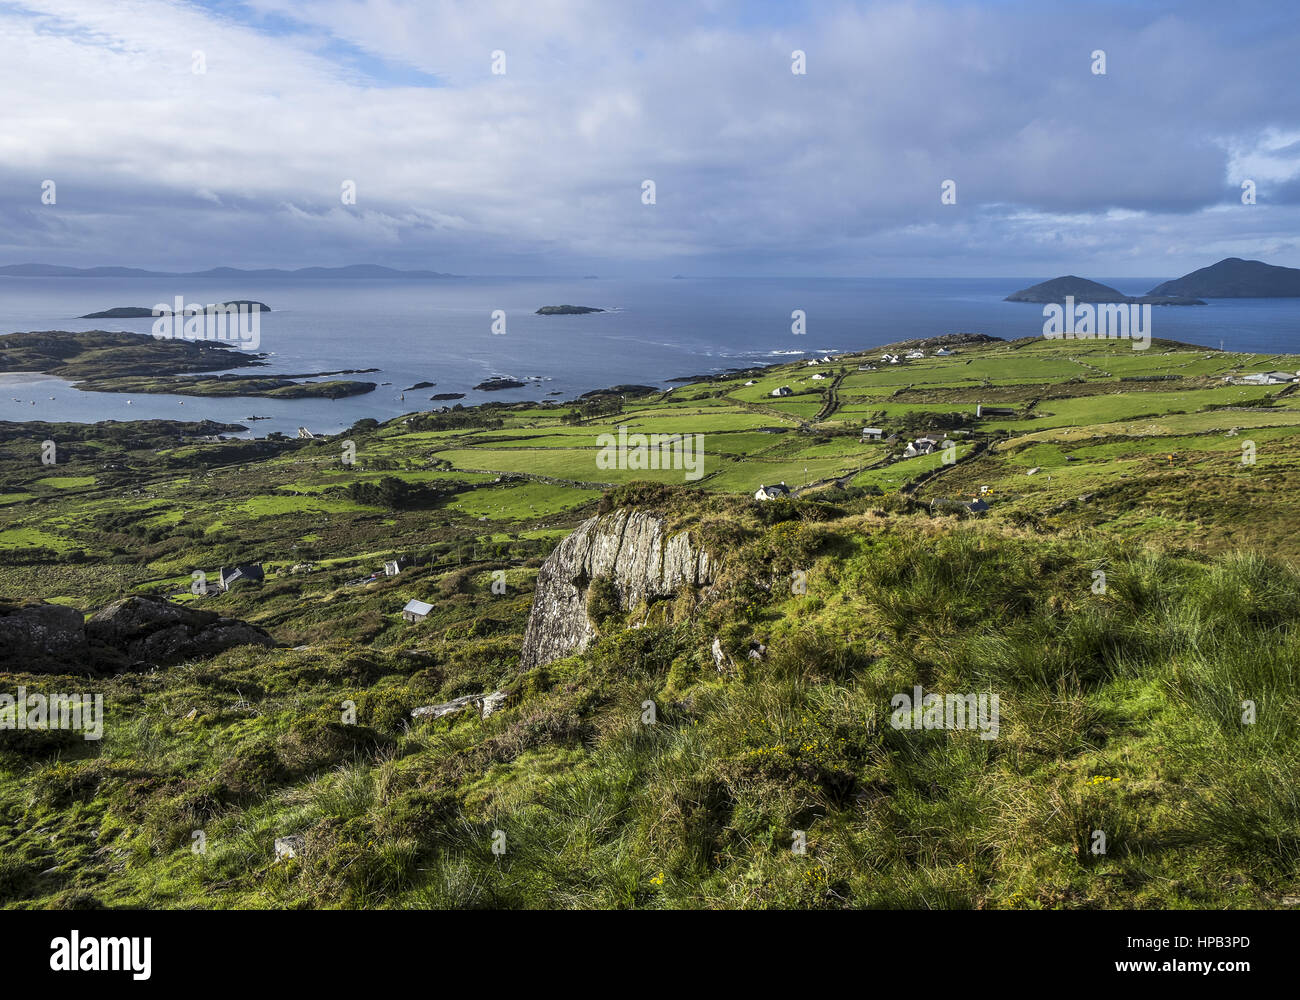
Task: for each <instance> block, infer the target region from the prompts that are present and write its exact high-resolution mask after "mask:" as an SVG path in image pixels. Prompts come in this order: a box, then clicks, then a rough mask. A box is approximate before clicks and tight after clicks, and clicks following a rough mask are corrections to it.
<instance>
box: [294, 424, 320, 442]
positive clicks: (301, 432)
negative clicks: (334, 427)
mask: <svg viewBox="0 0 1300 1000" xmlns="http://www.w3.org/2000/svg"><path fill="white" fill-rule="evenodd" d="M298 436H299V437H300V438H304V439H306V440H308V441H314V440H316V435H315V434H313V433H312V432H311V431H309V430H307V428H306V427H299V428H298Z"/></svg>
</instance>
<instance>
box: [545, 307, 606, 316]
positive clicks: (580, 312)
mask: <svg viewBox="0 0 1300 1000" xmlns="http://www.w3.org/2000/svg"><path fill="white" fill-rule="evenodd" d="M604 311H605V310H604V309H597V308H596V307H595V306H569V305H564V306H542V308H540V309H538V310H537V315H538V316H584V315H586V314H587V313H603V312H604Z"/></svg>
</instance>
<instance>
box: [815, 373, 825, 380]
mask: <svg viewBox="0 0 1300 1000" xmlns="http://www.w3.org/2000/svg"><path fill="white" fill-rule="evenodd" d="M824 378H826V376H825V375H823V374H822V373H821V372H818V373H817V374H816V375H814V376H813V377H812V380H813V381H814V382H819V381H821V380H822V379H824Z"/></svg>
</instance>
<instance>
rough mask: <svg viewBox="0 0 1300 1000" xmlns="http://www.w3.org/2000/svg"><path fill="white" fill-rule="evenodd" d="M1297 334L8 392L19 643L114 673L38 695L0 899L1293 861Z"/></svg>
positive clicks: (617, 890)
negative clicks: (669, 458) (482, 376)
mask: <svg viewBox="0 0 1300 1000" xmlns="http://www.w3.org/2000/svg"><path fill="white" fill-rule="evenodd" d="M24 336H28V337H33V336H49V335H24ZM68 336H74V337H76V336H80V335H68ZM0 344H3V346H0V351H5V352H6V353H7V354H8V355H11V356H12V355H13V352H14V351H15V350H30V351H35V350H38V348H37V347H35V346H30V345H26V343H25V342H20V344H22V345H23V346H21V347H14V346H12V339H11V338H4V339H3V340H2V341H0ZM164 346H166V345H164ZM173 346H175V347H177V348H181V347H184V348H186V349H189V348H193V349H194V350H196V351H199V352H200V354H199V355H195V356H191V355H190V354H185V355H184V358H185V360H187V361H188V362H190V363H201V362H203V361H204V359H203V358H202V356H201V354H202V351H204V350H211V348H207V347H205V346H204V345H173ZM40 349H44V350H46V352H47V353H52V349H51V348H50V347H49V345H45V346H44V347H43V348H40ZM60 350H62V347H60ZM108 353H109V354H110V355H111V358H108V359H100V360H99V361H97V362H96V365H99V364H103V363H105V361H106V360H107V361H109V363H116V364H121V363H122V362H117V361H114V360H112V359H114V358H116V357H117V356H118V355H117V353H116V352H108ZM917 353H919V354H920V355H921V356H920V357H914V358H906V357H905V356H906V355H907V354H917ZM886 354H888V355H889V356H891V357H894V358H896V359H897V360H895V361H888V360H884V358H883V356H884V355H886ZM30 356H31V355H29V357H30ZM61 357H66V358H67V363H68V364H71V365H73V366H74V367H77V368H81V367H82V364H83V360H84V359H83V357H82V355H81V354H80V353H76V352H74V353H71V354H68V355H66V356H64V355H61ZM177 357H178V358H179V357H181V356H180V355H177ZM222 360H223V361H227V360H233V359H225V358H223V359H222ZM33 363H35V362H33ZM40 363H42V364H44V363H46V362H45V361H41V362H40ZM92 367H93V366H92ZM222 367H233V365H223V366H222ZM7 370H48V369H44V368H41V369H30V368H28V369H15V368H13V367H12V366H11V367H9V368H8V369H7ZM1297 370H1300V357H1297V356H1294V355H1290V356H1261V355H1251V354H1235V353H1226V352H1222V351H1217V350H1212V349H1208V348H1205V347H1199V346H1195V345H1188V344H1179V343H1173V342H1169V341H1161V340H1155V341H1153V342H1152V344H1151V347H1150V349H1149V350H1146V351H1134V350H1132V349H1131V347H1130V344H1129V343H1128V342H1125V341H1103V340H1092V341H1085V340H1080V341H1070V340H1051V341H1049V340H1046V339H1041V338H1032V339H1026V340H1020V341H1012V342H1005V341H998V340H991V339H988V338H983V339H980V338H968V337H963V336H960V335H957V336H949V337H944V338H938V339H936V340H935V341H920V342H910V343H904V344H895V345H888V346H887V347H882V348H876V349H873V350H871V351H865V352H861V353H857V354H848V355H842V356H838V357H836V358H834V359H831V360H829V361H827V362H825V363H821V364H816V365H812V364H806V363H803V362H801V363H799V364H791V365H783V366H779V367H772V368H764V369H755V370H751V371H746V372H737V373H731V374H728V375H726V376H719V377H701V378H697V379H693V380H691V381H689V382H685V383H681V384H678V385H677V386H676V387H675V388H673V389H672V390H670V391H667V392H659V391H654V392H647V393H644V394H640V395H634V396H629V395H625V394H621V393H616V392H613V391H608V392H603V393H597V394H594V395H588V396H587V397H584V398H582V399H580V400H574V401H571V402H566V403H519V404H509V403H486V404H484V405H482V406H478V407H471V408H464V407H453V408H451V409H450V410H445V411H431V412H427V413H419V414H411V415H408V416H406V417H401V418H398V419H394V420H391V421H388V422H386V423H382V424H381V423H378V422H376V421H373V420H363V421H361V422H359V423H358V424H356V425H355V426H354V427H352V428H350V429H349V430H348V431H347V432H346V433H344V434H342V435H338V436H337V437H335V438H333V439H321V438H317V439H313V440H297V439H288V438H284V437H281V436H272V437H271V438H269V439H265V440H253V441H248V440H222V439H220V437H219V434H220V430H221V429H220V426H219V425H216V426H214V425H202V424H180V423H175V422H163V421H150V422H139V423H115V424H100V425H76V424H35V423H5V424H0V637H2V638H3V639H4V641H5V643H6V648H7V649H9V650H10V651H11V653H12V655H11V656H10V657H9V658H8V659H6V661H5V665H4V667H3V676H2V677H0V690H4V691H12V690H14V689H16V688H17V687H18V686H23V687H25V688H26V689H27V690H28V691H35V692H50V693H53V692H74V691H90V692H102V693H103V695H104V711H105V720H104V736H103V739H102V740H97V741H88V740H84V739H82V738H81V735H80V734H79V733H75V732H73V733H70V732H68V731H64V730H52V729H40V728H36V729H26V730H19V729H14V728H5V727H4V726H2V725H0V820H2V821H0V904H3V905H7V906H13V907H54V908H61V907H65V908H74V907H87V906H134V907H205V908H206V907H254V908H263V907H286V908H304V907H326V908H328V907H363V906H364V907H389V908H413V907H470V908H473V907H519V908H535V907H572V908H585V907H610V908H667V907H689V908H725V907H746V908H785V907H796V908H824V909H834V908H858V907H909V908H924V909H935V908H957V909H960V908H982V909H1025V908H1029V909H1062V908H1103V907H1116V908H1167V907H1192V908H1207V909H1218V908H1269V909H1271V908H1279V907H1281V906H1283V905H1284V903H1283V899H1284V898H1286V897H1289V896H1294V895H1295V894H1297V893H1298V892H1300V881H1298V876H1297V872H1298V871H1300V795H1298V794H1297V791H1296V787H1297V786H1296V781H1295V778H1296V775H1297V774H1300V678H1298V677H1297V673H1296V670H1295V664H1296V663H1297V662H1300V573H1298V571H1297V566H1298V565H1300V562H1298V560H1300V536H1298V535H1297V533H1296V532H1295V525H1296V524H1297V522H1298V521H1300V397H1298V396H1297V393H1296V391H1295V390H1296V383H1295V382H1294V381H1291V380H1290V378H1289V377H1283V376H1287V375H1288V373H1289V375H1291V376H1294V374H1295V373H1296V372H1297ZM86 374H87V372H86V371H84V370H82V371H80V372H79V375H78V377H85V376H86ZM818 376H820V377H818ZM115 377H126V373H120V374H119V375H118V376H115ZM135 377H145V378H152V377H154V376H151V375H147V374H146V375H142V376H135ZM782 387H785V388H788V389H789V390H790V393H789V394H788V395H777V396H774V395H773V393H774V392H776V391H778V390H780V389H781V388H782ZM135 391H139V390H135ZM620 428H625V439H626V440H627V441H635V440H640V439H638V438H636V437H635V436H636V435H645V436H646V438H647V439H650V440H658V441H668V442H673V441H677V442H681V441H682V440H683V437H681V436H687V435H689V436H692V440H696V439H694V438H693V436H694V435H702V437H701V438H699V439H698V440H699V441H700V442H701V446H702V449H703V451H702V458H703V461H702V466H701V469H700V473H701V474H700V476H699V478H698V479H693V480H690V479H687V478H686V476H684V474H683V470H682V469H681V468H680V467H676V468H655V467H647V466H646V463H644V462H641V461H638V460H632V461H627V462H610V461H603V460H602V459H601V455H602V453H605V454H607V451H606V449H607V448H608V442H609V441H610V440H611V439H617V438H618V435H619V433H620ZM656 435H658V437H655V436H656ZM46 441H53V442H55V443H56V444H57V461H56V462H55V463H53V464H48V463H46V464H43V463H42V444H43V442H46ZM925 442H929V443H928V444H925ZM349 443H351V445H353V446H354V449H355V450H354V453H350V452H349V449H348V444H349ZM909 449H910V450H912V451H914V452H917V454H914V455H913V456H911V457H907V456H906V452H907V451H908V450H909ZM669 464H671V463H669ZM782 483H783V484H785V487H786V490H787V492H784V493H782V494H780V495H778V496H777V498H776V499H770V500H759V499H756V498H755V493H756V491H758V490H759V489H760V487H762V486H771V487H774V486H775V485H776V484H782ZM232 567H240V572H239V573H233V572H231V568H232ZM223 568H225V569H226V574H225V578H226V579H228V580H230V581H231V582H230V584H229V585H228V586H225V587H219V586H215V585H212V584H215V583H217V582H219V581H222V578H223V572H222V571H223ZM390 570H391V573H390V572H389V571H390ZM195 573H201V574H204V576H203V577H201V578H196V577H195V575H194V574H195ZM386 574H387V575H386ZM196 579H197V580H199V582H198V583H196ZM202 580H206V581H208V583H207V584H203V585H202V586H201V585H200V583H201V582H202ZM204 587H207V589H206V591H205V590H204ZM124 598H130V599H133V600H127V601H126V602H125V604H124V603H123V599H124ZM151 616H152V617H151ZM154 620H157V621H159V622H162V621H166V622H167V623H168V625H167V628H166V629H165V630H163V631H156V632H155V631H150V629H151V628H153V627H154V626H151V625H150V624H149V623H150V621H154ZM33 622H39V623H45V624H42V625H41V627H42V628H44V627H45V625H46V624H48V623H51V622H54V623H61V624H60V625H59V628H61V629H62V632H61V633H60V634H61V636H62V640H61V641H63V642H64V645H63V646H59V645H58V644H57V643H52V642H51V641H49V640H48V639H47V640H44V641H43V644H42V645H40V646H39V647H36V646H33V645H32V644H31V643H30V642H28V640H29V639H30V636H31V635H34V634H36V633H35V632H32V631H30V630H31V629H35V628H36V626H35V625H30V624H29V623H33ZM83 622H84V634H83V625H82V623H83ZM173 623H174V624H173ZM25 629H28V630H29V631H24V630H25ZM42 634H45V635H48V634H49V633H48V630H47V632H46V633H42ZM167 637H169V638H167ZM177 637H179V638H177ZM24 642H28V645H27V646H24ZM217 646H220V647H222V648H220V649H217ZM214 649H215V650H216V651H215V652H214V651H213V650H214ZM23 650H27V652H23ZM918 687H919V688H921V689H922V691H924V692H927V693H938V694H939V695H940V696H943V695H944V694H945V693H947V694H950V695H951V694H952V693H957V692H960V693H965V692H970V693H984V694H989V693H991V694H996V695H997V696H998V698H999V703H998V704H999V708H998V712H999V713H1000V722H999V723H998V724H997V726H996V732H995V733H994V736H995V737H996V738H986V737H988V736H989V730H987V729H985V730H978V729H973V728H970V727H967V728H966V729H960V728H959V729H952V728H947V729H945V728H926V727H924V726H921V725H920V724H919V722H918V726H917V727H912V726H902V725H900V724H899V716H898V712H899V709H898V707H897V699H898V698H899V697H900V695H910V694H911V693H912V692H914V691H916V689H917V688H918ZM949 704H951V702H950V703H949ZM4 711H5V710H4V709H3V708H0V723H3V722H4V719H3V712H4ZM9 711H10V712H12V711H13V709H12V708H10V709H9ZM908 718H909V721H910V720H911V718H912V717H910V716H909V717H908ZM196 831H197V832H201V833H202V840H203V844H204V848H203V850H202V851H199V850H197V849H196V848H195V847H194V844H195V843H196V837H195V834H196ZM1098 831H1102V832H1103V833H1104V838H1105V843H1106V849H1105V852H1104V853H1101V852H1098V851H1097V850H1096V844H1097V832H1098ZM498 832H501V833H503V835H504V836H505V837H506V838H508V843H509V845H510V847H509V851H508V852H507V853H506V854H504V855H497V854H494V853H493V844H494V838H496V837H497V835H498ZM801 838H802V841H801ZM800 842H803V843H806V845H807V850H806V853H802V854H801V853H799V852H798V851H794V850H792V849H791V845H792V843H794V844H799V843H800Z"/></svg>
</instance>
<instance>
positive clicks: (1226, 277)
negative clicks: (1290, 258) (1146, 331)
mask: <svg viewBox="0 0 1300 1000" xmlns="http://www.w3.org/2000/svg"><path fill="white" fill-rule="evenodd" d="M1150 294H1152V295H1199V296H1202V297H1203V298H1207V299H1290V298H1300V268H1295V267H1280V266H1278V265H1276V264H1265V263H1264V262H1263V261H1262V260H1242V259H1241V258H1240V257H1226V258H1224V259H1223V260H1221V261H1219V262H1218V263H1217V264H1211V265H1210V266H1209V267H1203V268H1201V269H1200V270H1199V271H1192V272H1191V273H1190V274H1184V275H1183V276H1182V277H1181V278H1175V279H1174V280H1173V281H1166V282H1164V283H1163V284H1159V285H1156V287H1155V288H1153V289H1151V292H1150Z"/></svg>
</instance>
